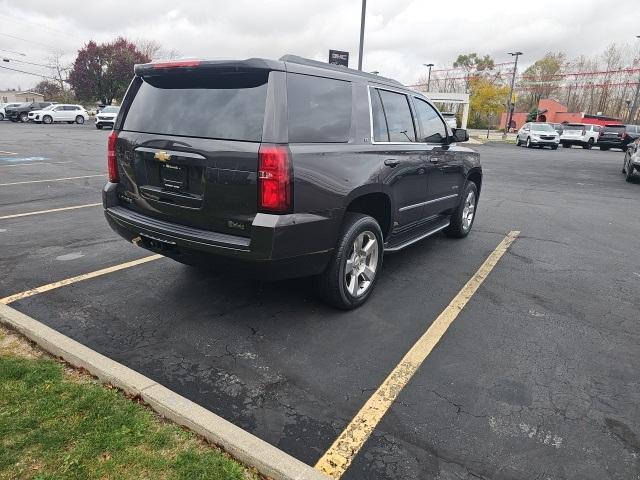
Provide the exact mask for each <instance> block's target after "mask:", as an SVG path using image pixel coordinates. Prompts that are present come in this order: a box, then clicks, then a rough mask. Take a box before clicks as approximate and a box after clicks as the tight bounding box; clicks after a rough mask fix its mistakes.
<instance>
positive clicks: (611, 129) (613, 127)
mask: <svg viewBox="0 0 640 480" xmlns="http://www.w3.org/2000/svg"><path fill="white" fill-rule="evenodd" d="M624 129H625V126H624V125H606V126H605V127H604V130H606V131H607V132H624Z"/></svg>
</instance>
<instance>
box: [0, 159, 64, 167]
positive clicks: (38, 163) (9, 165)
mask: <svg viewBox="0 0 640 480" xmlns="http://www.w3.org/2000/svg"><path fill="white" fill-rule="evenodd" d="M63 163H71V160H68V161H65V162H31V163H29V162H25V163H12V164H7V165H0V168H1V167H30V166H31V165H60V164H63Z"/></svg>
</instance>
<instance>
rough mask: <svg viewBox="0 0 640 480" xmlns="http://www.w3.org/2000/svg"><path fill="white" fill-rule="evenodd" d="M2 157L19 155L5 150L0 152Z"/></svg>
mask: <svg viewBox="0 0 640 480" xmlns="http://www.w3.org/2000/svg"><path fill="white" fill-rule="evenodd" d="M0 155H17V153H16V152H5V151H4V150H0Z"/></svg>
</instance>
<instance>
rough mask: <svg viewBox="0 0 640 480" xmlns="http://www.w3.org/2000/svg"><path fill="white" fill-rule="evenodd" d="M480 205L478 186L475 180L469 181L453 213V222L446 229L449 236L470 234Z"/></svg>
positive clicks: (460, 236) (462, 236) (459, 236)
mask: <svg viewBox="0 0 640 480" xmlns="http://www.w3.org/2000/svg"><path fill="white" fill-rule="evenodd" d="M477 205H478V187H477V185H476V184H475V183H473V182H467V184H466V185H465V187H464V192H463V194H462V198H461V200H460V204H459V205H458V208H456V211H455V212H453V215H451V223H450V224H449V226H448V227H447V228H445V229H444V233H445V234H446V235H447V236H449V237H454V238H464V237H466V236H467V235H469V232H470V231H471V227H472V226H473V221H474V220H475V218H476V206H477Z"/></svg>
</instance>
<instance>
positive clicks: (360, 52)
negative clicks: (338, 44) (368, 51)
mask: <svg viewBox="0 0 640 480" xmlns="http://www.w3.org/2000/svg"><path fill="white" fill-rule="evenodd" d="M366 13H367V0H362V13H361V15H360V48H359V49H358V70H362V50H363V48H364V17H365V14H366Z"/></svg>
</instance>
